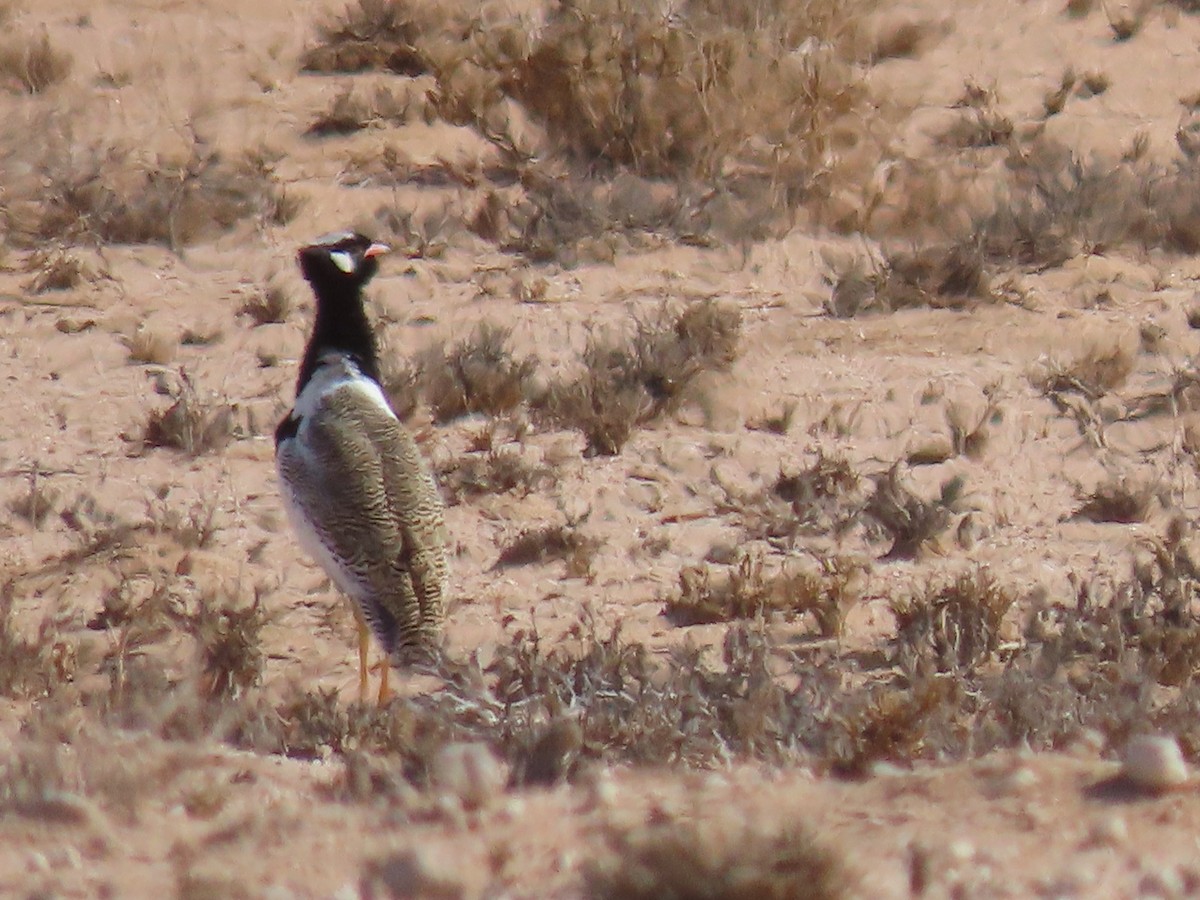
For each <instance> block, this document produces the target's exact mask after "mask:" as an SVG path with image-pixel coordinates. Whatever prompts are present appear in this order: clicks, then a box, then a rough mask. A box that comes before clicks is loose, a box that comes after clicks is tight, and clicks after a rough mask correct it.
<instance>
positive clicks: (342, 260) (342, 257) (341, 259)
mask: <svg viewBox="0 0 1200 900" xmlns="http://www.w3.org/2000/svg"><path fill="white" fill-rule="evenodd" d="M329 258H330V259H331V260H333V264H334V265H335V266H337V267H338V268H339V269H341V270H342V271H343V272H345V273H346V274H347V275H349V274H351V273H352V272H353V271H354V258H353V257H352V256H350V254H349V253H347V252H346V251H344V250H334V251H333V252H332V253H330V254H329Z"/></svg>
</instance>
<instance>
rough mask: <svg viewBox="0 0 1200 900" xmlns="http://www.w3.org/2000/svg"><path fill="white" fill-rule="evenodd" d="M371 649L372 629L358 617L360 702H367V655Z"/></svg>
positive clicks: (368, 678) (368, 681)
mask: <svg viewBox="0 0 1200 900" xmlns="http://www.w3.org/2000/svg"><path fill="white" fill-rule="evenodd" d="M370 649H371V631H370V629H368V628H367V623H366V622H364V621H363V620H362V618H361V617H359V619H358V702H359V703H366V702H367V692H368V690H369V687H370V675H369V674H368V673H369V672H370V669H369V668H368V667H367V655H368V652H369V651H370Z"/></svg>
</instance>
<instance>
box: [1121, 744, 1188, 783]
mask: <svg viewBox="0 0 1200 900" xmlns="http://www.w3.org/2000/svg"><path fill="white" fill-rule="evenodd" d="M1121 774H1122V776H1124V777H1125V779H1126V780H1128V781H1129V782H1130V783H1132V784H1135V785H1137V786H1138V787H1142V788H1146V789H1147V790H1153V791H1165V790H1169V789H1171V788H1174V787H1179V786H1180V785H1182V784H1184V783H1186V782H1187V780H1188V767H1187V763H1186V762H1184V759H1183V752H1182V751H1181V750H1180V749H1179V742H1178V741H1176V740H1175V738H1173V737H1164V736H1161V735H1151V734H1143V735H1138V736H1136V737H1133V738H1130V739H1129V743H1128V744H1126V745H1125V752H1124V754H1123V755H1122V757H1121Z"/></svg>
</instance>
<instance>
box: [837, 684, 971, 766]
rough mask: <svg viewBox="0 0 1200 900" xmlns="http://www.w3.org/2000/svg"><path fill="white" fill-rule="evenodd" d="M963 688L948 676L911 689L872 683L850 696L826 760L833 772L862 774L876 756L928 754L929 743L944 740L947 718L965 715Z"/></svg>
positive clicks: (894, 759)
mask: <svg viewBox="0 0 1200 900" xmlns="http://www.w3.org/2000/svg"><path fill="white" fill-rule="evenodd" d="M962 691H963V689H962V688H961V687H958V686H956V685H955V684H954V683H953V682H951V681H949V680H948V679H944V678H938V679H923V680H921V681H918V682H917V683H916V684H915V685H913V686H912V687H907V688H905V687H891V686H886V685H872V686H871V687H870V688H869V689H868V690H867V691H866V692H864V694H863V695H862V696H861V697H860V698H855V699H853V700H851V702H850V708H849V709H848V710H844V711H841V712H840V714H838V716H837V719H836V720H835V721H836V724H835V726H834V727H833V728H832V729H831V730H830V735H829V738H828V740H829V748H828V753H829V760H828V761H829V763H830V765H831V767H832V769H833V771H835V772H837V773H838V774H840V775H844V776H848V777H854V778H861V777H863V776H864V775H866V774H867V773H868V772H869V769H870V764H871V763H873V762H876V761H878V760H889V761H892V762H899V761H903V760H912V759H917V758H920V757H922V756H924V755H926V754H927V753H928V752H929V750H930V749H931V745H935V744H937V743H938V742H939V739H940V740H945V737H946V735H945V731H946V730H947V724H948V722H949V723H953V721H954V719H955V717H957V716H960V715H963V713H964V711H963V709H962V706H963V695H962ZM950 727H951V728H953V725H952V724H951V726H950ZM960 739H961V738H960Z"/></svg>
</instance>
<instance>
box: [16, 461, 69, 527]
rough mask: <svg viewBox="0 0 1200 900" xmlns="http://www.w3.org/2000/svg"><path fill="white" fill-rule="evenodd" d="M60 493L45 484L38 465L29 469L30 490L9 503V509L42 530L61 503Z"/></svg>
mask: <svg viewBox="0 0 1200 900" xmlns="http://www.w3.org/2000/svg"><path fill="white" fill-rule="evenodd" d="M59 499H60V497H59V491H57V490H56V489H55V488H53V487H49V486H47V485H46V484H45V479H44V478H43V477H42V473H41V470H40V469H39V468H38V466H37V464H36V463H35V464H34V465H32V466H30V468H29V489H28V490H27V491H26V492H25V493H24V494H18V495H17V496H16V497H13V498H12V499H11V500H10V501H9V502H8V508H9V509H10V510H12V512H13V514H14V515H15V516H17V517H18V518H20V519H24V520H25V521H26V522H28V523H29V524H30V525H32V526H33V527H34V528H36V529H38V530H41V527H42V525H43V524H44V523H45V521H46V518H47V517H48V516H49V515H50V513H52V512H54V509H55V507H56V506H57V505H58V502H59Z"/></svg>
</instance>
